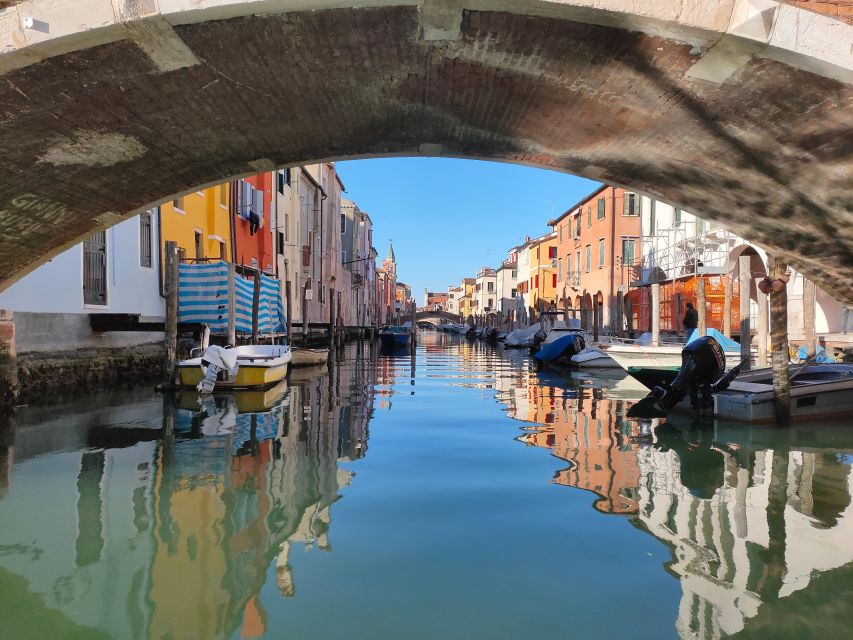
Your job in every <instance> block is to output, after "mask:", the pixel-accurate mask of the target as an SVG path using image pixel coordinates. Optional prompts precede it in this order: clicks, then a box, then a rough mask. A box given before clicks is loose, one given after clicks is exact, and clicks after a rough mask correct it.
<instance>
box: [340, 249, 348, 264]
mask: <svg viewBox="0 0 853 640" xmlns="http://www.w3.org/2000/svg"><path fill="white" fill-rule="evenodd" d="M346 263H347V252H346V251H341V264H346Z"/></svg>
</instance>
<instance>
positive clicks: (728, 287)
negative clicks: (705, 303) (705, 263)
mask: <svg viewBox="0 0 853 640" xmlns="http://www.w3.org/2000/svg"><path fill="white" fill-rule="evenodd" d="M732 289H733V286H732V279H731V278H730V277H726V278H725V290H724V292H723V335H724V336H726V337H727V338H731V337H732Z"/></svg>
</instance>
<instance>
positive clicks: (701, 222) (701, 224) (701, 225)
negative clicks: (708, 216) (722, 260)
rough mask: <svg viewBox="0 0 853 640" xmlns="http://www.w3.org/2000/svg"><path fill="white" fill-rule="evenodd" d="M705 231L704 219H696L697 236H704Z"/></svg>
mask: <svg viewBox="0 0 853 640" xmlns="http://www.w3.org/2000/svg"><path fill="white" fill-rule="evenodd" d="M704 231H705V221H704V220H702V218H696V235H697V236H698V235H702V233H704Z"/></svg>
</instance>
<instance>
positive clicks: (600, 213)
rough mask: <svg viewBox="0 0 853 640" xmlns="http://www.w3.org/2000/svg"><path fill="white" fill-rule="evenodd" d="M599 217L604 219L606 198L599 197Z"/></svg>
mask: <svg viewBox="0 0 853 640" xmlns="http://www.w3.org/2000/svg"><path fill="white" fill-rule="evenodd" d="M598 219H599V220H603V219H604V198H599V199H598Z"/></svg>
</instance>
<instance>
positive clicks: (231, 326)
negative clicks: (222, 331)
mask: <svg viewBox="0 0 853 640" xmlns="http://www.w3.org/2000/svg"><path fill="white" fill-rule="evenodd" d="M236 278H237V275H236V272H235V270H234V264H233V263H231V262H229V263H228V344H230V345H231V346H232V347H236V346H237V282H236Z"/></svg>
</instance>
